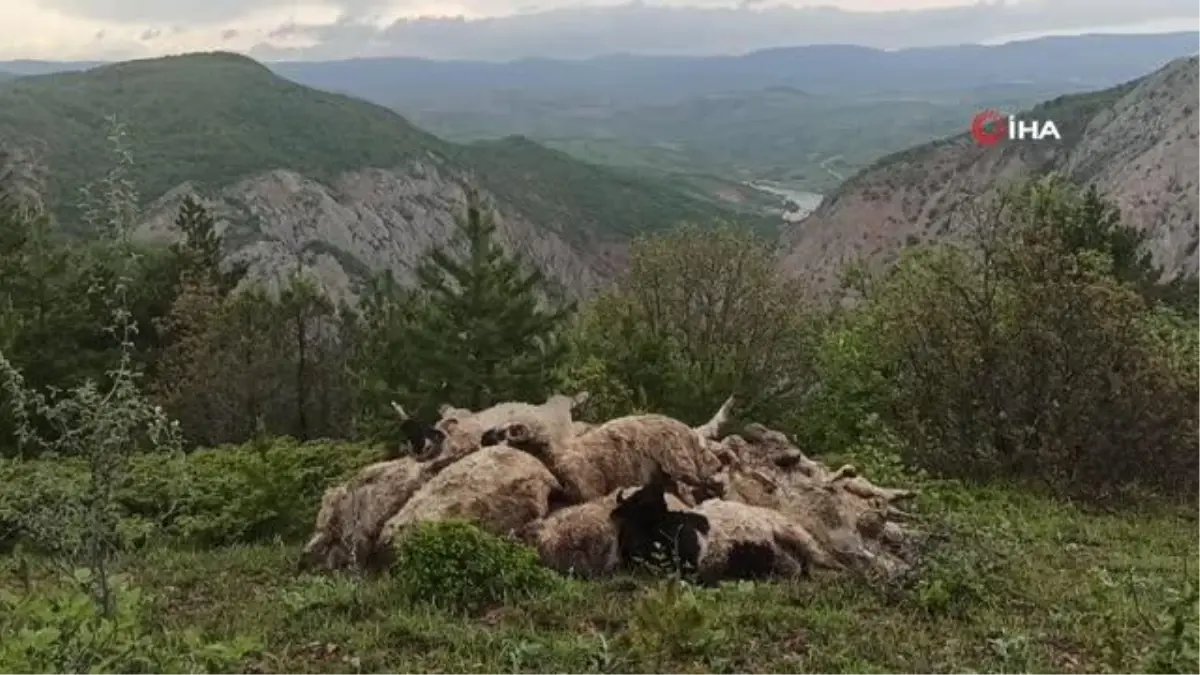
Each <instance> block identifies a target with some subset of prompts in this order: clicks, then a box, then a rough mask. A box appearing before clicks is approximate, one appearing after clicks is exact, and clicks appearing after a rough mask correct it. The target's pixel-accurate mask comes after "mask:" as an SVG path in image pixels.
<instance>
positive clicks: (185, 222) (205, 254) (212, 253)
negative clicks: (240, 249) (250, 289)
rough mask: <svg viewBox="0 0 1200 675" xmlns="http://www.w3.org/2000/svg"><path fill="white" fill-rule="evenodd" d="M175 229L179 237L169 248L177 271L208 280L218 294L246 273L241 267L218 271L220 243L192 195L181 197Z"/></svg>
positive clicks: (209, 218)
mask: <svg viewBox="0 0 1200 675" xmlns="http://www.w3.org/2000/svg"><path fill="white" fill-rule="evenodd" d="M175 226H176V227H177V228H179V232H180V233H181V234H182V235H183V236H182V239H180V241H179V242H178V243H176V244H174V245H173V246H172V247H171V251H172V252H173V253H174V254H175V256H176V260H177V263H178V265H179V267H180V272H188V273H193V274H199V275H202V276H205V277H207V278H208V280H211V281H212V282H213V283H215V284H216V285H217V287H218V288H220V289H221V291H222V294H228V292H229V291H231V290H232V289H233V287H234V286H237V284H238V282H239V281H241V279H242V277H243V276H245V274H246V267H245V266H244V265H237V266H234V267H233V269H230V270H229V271H227V272H222V271H221V249H222V248H223V244H224V242H223V241H222V238H221V235H220V234H218V233H217V225H216V221H215V220H213V217H212V215H211V214H210V213H209V212H208V210H207V209H205V208H204V206H203V205H201V204H200V202H199V201H198V200H197V199H196V198H195V197H194V196H192V195H188V196H187V197H184V199H183V202H182V203H181V204H180V205H179V213H178V215H176V216H175Z"/></svg>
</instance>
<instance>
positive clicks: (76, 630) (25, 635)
mask: <svg viewBox="0 0 1200 675" xmlns="http://www.w3.org/2000/svg"><path fill="white" fill-rule="evenodd" d="M110 584H111V587H112V589H113V591H114V593H113V595H114V600H115V602H114V607H115V612H114V613H113V614H112V616H110V617H106V616H104V615H103V614H102V613H101V611H100V608H99V607H98V606H97V605H96V604H95V603H94V602H93V599H92V597H91V595H90V594H89V592H88V587H89V586H90V585H91V579H90V572H88V571H87V570H84V569H81V570H78V571H77V572H76V573H75V574H74V575H73V576H71V577H68V578H66V579H64V580H62V583H60V584H57V585H55V586H52V587H49V588H43V587H38V588H37V589H36V590H37V592H36V593H34V592H32V591H33V589H29V592H28V593H26V594H25V595H21V596H18V595H16V594H13V593H10V592H8V591H5V590H3V589H0V634H3V635H4V636H5V639H4V640H3V641H0V671H3V672H7V673H48V672H57V673H78V672H109V673H153V672H159V673H162V672H189V673H196V672H228V671H231V670H238V666H237V664H238V663H239V662H240V661H241V660H242V659H244V658H245V657H247V656H248V655H250V654H252V653H254V652H255V651H257V650H258V649H259V648H260V645H259V644H258V643H257V642H256V641H254V640H251V639H248V638H245V637H240V638H238V639H237V640H236V641H234V642H232V643H210V642H207V641H205V640H204V639H203V638H202V636H201V635H200V634H199V633H198V632H196V631H186V632H182V633H178V632H175V633H164V632H159V631H155V630H153V629H152V626H151V624H150V618H151V617H152V616H153V614H152V613H151V611H150V603H149V602H148V598H147V597H146V596H145V595H144V594H143V593H142V592H141V591H140V590H139V589H137V588H135V587H133V586H130V585H129V584H127V583H124V582H123V581H122V580H120V579H117V578H114V579H113V580H112V581H111V582H110Z"/></svg>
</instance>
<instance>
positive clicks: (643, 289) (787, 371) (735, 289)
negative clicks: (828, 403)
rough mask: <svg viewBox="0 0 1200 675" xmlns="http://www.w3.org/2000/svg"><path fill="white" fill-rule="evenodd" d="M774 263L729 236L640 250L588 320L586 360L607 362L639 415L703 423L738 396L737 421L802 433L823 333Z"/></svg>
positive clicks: (758, 244)
mask: <svg viewBox="0 0 1200 675" xmlns="http://www.w3.org/2000/svg"><path fill="white" fill-rule="evenodd" d="M774 253H775V252H774V250H773V249H772V248H771V246H770V245H768V244H767V243H766V242H765V241H763V240H761V239H759V238H758V237H757V236H756V235H755V234H754V233H753V232H751V231H750V230H747V229H737V228H734V227H730V226H720V227H716V228H699V227H695V226H684V227H680V228H677V229H676V230H674V231H672V232H669V233H667V234H664V235H660V236H657V237H653V238H647V239H642V240H639V241H637V242H636V243H635V244H634V245H633V247H632V249H631V251H630V263H629V270H628V272H627V273H626V275H625V276H624V277H623V278H622V279H621V280H620V282H619V284H618V286H617V288H616V289H615V290H614V291H612V292H611V293H609V294H607V295H605V296H602V297H601V298H599V299H598V300H597V301H596V302H595V303H594V304H593V305H592V306H591V307H590V308H589V311H588V312H586V313H585V315H584V317H583V321H582V322H581V324H580V326H579V328H580V331H579V339H578V344H577V347H578V350H577V351H578V352H580V353H582V354H589V355H593V356H595V357H597V358H598V360H599V362H600V363H601V364H603V367H604V369H605V371H606V374H607V376H608V377H610V378H613V379H615V381H616V382H617V383H619V385H620V386H619V389H623V390H624V391H625V392H626V394H627V395H629V396H631V397H632V400H630V401H628V402H627V404H628V405H632V407H634V408H639V409H648V410H656V411H662V412H665V413H668V414H671V415H676V416H678V417H680V418H682V419H686V420H696V421H697V422H699V421H701V420H704V419H707V418H708V417H709V416H711V415H712V411H713V410H714V409H716V407H717V406H718V405H720V403H721V401H723V400H724V399H725V398H726V397H728V396H729V395H730V394H731V393H733V394H735V395H736V396H737V399H738V405H737V407H736V410H737V411H738V415H739V416H742V415H745V416H749V417H752V418H754V419H755V420H756V421H759V422H763V423H768V424H787V423H789V422H792V421H794V420H792V419H789V416H791V415H794V413H795V412H796V411H797V410H798V409H799V407H800V405H801V404H802V402H803V400H804V398H805V395H806V391H807V390H808V388H809V387H811V386H812V384H813V382H814V379H813V376H814V373H813V371H812V365H813V364H812V356H813V353H814V339H815V338H816V336H817V333H818V331H817V330H815V329H816V328H817V327H818V322H816V321H815V318H816V316H815V313H814V312H811V311H808V309H807V308H806V306H805V302H804V293H803V290H804V289H803V287H802V286H800V285H799V284H798V283H797V282H795V281H793V280H790V279H788V278H786V277H784V276H783V275H782V274H781V273H780V272H779V270H778V268H777V265H776V261H777V258H776V257H775V255H774ZM579 385H580V386H582V387H583V388H586V389H588V390H589V391H590V392H592V393H593V395H594V396H596V395H597V394H598V390H600V389H602V388H603V385H602V383H596V384H593V383H591V382H587V381H582V382H580V383H579ZM597 385H600V386H597ZM619 407H621V406H620V405H619V404H618V405H615V406H614V408H619ZM611 412H616V410H612V411H611Z"/></svg>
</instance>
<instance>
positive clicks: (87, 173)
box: [0, 52, 731, 296]
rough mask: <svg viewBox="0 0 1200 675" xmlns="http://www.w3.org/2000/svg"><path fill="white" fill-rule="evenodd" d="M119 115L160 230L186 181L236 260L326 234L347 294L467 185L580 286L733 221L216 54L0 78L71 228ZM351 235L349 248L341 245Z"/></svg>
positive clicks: (582, 289)
mask: <svg viewBox="0 0 1200 675" xmlns="http://www.w3.org/2000/svg"><path fill="white" fill-rule="evenodd" d="M109 112H115V113H118V114H119V115H120V116H121V117H122V119H123V120H124V121H125V122H126V124H127V125H128V126H129V127H130V129H129V131H130V134H129V137H128V140H129V144H130V146H131V150H132V152H133V155H134V157H135V160H136V161H135V165H134V168H135V175H134V178H135V180H136V183H137V184H138V186H139V188H140V189H141V190H142V191H143V193H144V195H145V202H146V205H147V213H148V215H147V218H148V223H147V226H146V228H145V229H146V232H147V233H148V234H151V235H154V236H163V235H164V234H165V231H166V230H164V227H165V226H166V224H168V223H169V222H170V217H168V215H171V216H173V213H171V210H172V208H173V206H172V202H173V201H177V198H178V197H180V195H179V194H178V193H179V188H180V186H185V185H186V186H188V187H189V188H190V189H194V190H197V191H199V192H200V193H201V195H202V196H203V197H204V198H206V199H207V200H209V202H210V206H212V208H213V209H214V210H215V211H217V212H219V213H220V214H222V217H223V218H225V219H226V220H227V221H228V222H226V223H225V224H224V225H222V227H224V228H227V229H230V231H231V232H233V233H235V234H236V235H237V236H236V237H235V239H237V238H240V240H241V249H239V250H238V251H233V252H232V253H233V255H235V257H237V256H242V257H245V256H247V255H251V257H254V259H255V265H257V267H258V268H260V269H259V270H258V276H270V275H271V273H272V271H273V270H277V269H280V268H282V267H284V266H285V264H287V261H285V260H284V259H285V258H286V257H287V256H288V255H292V254H294V253H295V251H296V250H297V249H304V248H305V247H306V246H309V244H311V243H312V242H317V241H319V242H324V244H322V245H319V246H318V247H319V248H321V247H323V248H322V253H321V254H320V255H315V256H314V260H315V261H314V262H313V264H312V267H313V268H314V269H316V270H317V271H318V272H319V273H320V274H319V276H321V277H322V281H323V282H326V283H328V284H330V285H332V286H336V288H335V289H333V293H334V294H335V295H340V296H352V295H353V291H354V286H355V281H356V279H355V277H357V276H361V275H359V274H354V273H352V272H354V271H355V270H357V271H358V272H361V271H362V270H363V269H367V268H369V269H371V270H373V271H379V270H382V269H389V270H391V271H393V272H394V273H396V274H397V276H399V277H401V278H402V279H405V278H408V277H410V276H411V274H410V272H411V270H410V269H409V268H410V267H411V265H412V264H413V262H414V261H415V259H416V256H418V255H419V253H421V252H422V251H424V250H425V249H427V248H428V246H431V245H435V244H445V243H447V242H448V241H449V240H448V237H449V235H450V233H451V231H452V230H453V223H454V221H455V218H456V217H457V216H458V215H459V214H461V213H462V209H463V206H464V204H465V193H464V190H463V186H464V185H465V184H466V183H467V182H471V183H473V184H475V185H477V186H478V187H479V188H480V189H481V191H482V192H483V194H484V196H485V198H487V199H488V200H489V201H490V202H491V203H493V204H494V205H495V207H496V211H497V220H498V221H499V223H498V224H499V225H500V229H501V231H502V241H503V243H504V244H505V245H507V246H509V247H510V248H512V249H513V250H516V251H518V252H521V253H524V254H527V255H529V256H530V257H531V258H532V261H531V262H533V263H534V264H536V265H538V266H539V267H542V268H543V269H544V270H545V271H546V272H547V274H548V276H550V277H551V278H552V279H554V280H555V281H557V282H558V283H560V284H561V285H562V286H563V288H564V290H565V291H566V292H567V293H568V295H572V296H579V295H581V294H586V293H588V292H590V291H591V290H592V289H594V288H595V287H596V286H597V285H598V284H601V283H603V282H604V280H605V279H606V278H609V277H611V275H612V274H613V273H614V271H615V269H617V268H618V267H619V265H620V260H621V255H622V251H623V246H624V244H625V243H626V242H627V240H628V238H629V237H630V236H631V235H632V234H636V233H638V232H644V231H653V230H655V229H658V228H663V227H668V226H670V225H672V224H674V223H675V222H677V221H679V220H696V221H701V222H703V221H708V220H711V219H715V218H720V217H726V216H729V215H731V212H730V211H727V210H726V209H724V208H723V207H721V206H719V205H718V204H716V203H715V202H711V201H705V200H702V199H700V198H698V197H696V196H694V195H690V194H687V193H684V192H682V191H680V190H676V189H674V188H672V187H670V186H668V185H665V184H644V183H642V182H640V181H637V180H634V179H633V178H629V177H626V176H625V175H623V174H621V173H619V172H616V171H613V170H610V169H606V168H602V167H596V166H591V165H585V164H582V163H580V162H578V161H577V160H574V159H572V158H569V157H567V156H565V155H562V154H561V153H557V152H555V151H552V150H549V149H546V148H543V147H541V146H539V145H537V144H535V143H532V142H514V141H509V142H501V143H498V144H493V145H491V146H488V147H482V148H481V147H473V146H463V145H455V144H452V143H448V142H446V141H443V140H441V139H439V138H437V137H435V136H433V135H431V134H428V133H427V132H425V131H423V130H421V129H419V128H417V127H415V126H413V125H412V124H411V123H409V122H408V121H407V120H405V119H404V118H403V117H402V116H400V115H398V114H397V113H395V112H394V111H392V110H389V109H386V108H384V107H382V106H378V105H376V104H372V103H368V102H365V101H359V100H356V99H353V98H351V97H348V96H344V95H340V94H334V93H329V92H322V91H318V90H315V89H311V88H308V87H304V86H302V85H299V84H296V83H293V82H290V81H288V80H286V79H284V78H281V77H279V76H278V75H276V74H274V73H272V72H271V71H270V70H269V69H268V68H266V67H265V66H263V65H262V64H260V63H258V62H256V61H254V60H252V59H249V58H248V57H245V56H241V55H237V54H232V53H227V52H214V53H202V54H190V55H184V56H174V57H159V58H156V59H143V60H138V61H130V62H122V63H117V64H109V65H105V66H100V67H97V68H94V69H91V70H88V71H82V72H74V73H56V74H48V75H37V76H29V77H24V78H20V79H18V80H16V81H15V82H14V83H12V84H11V85H9V86H6V87H4V88H3V89H0V137H3V138H6V139H7V140H9V141H10V142H12V141H13V140H14V139H15V140H16V141H17V142H18V143H28V144H34V145H37V146H38V147H41V148H43V149H44V151H45V152H44V156H45V157H46V159H47V160H49V164H50V168H51V177H52V181H54V183H53V185H52V189H51V190H50V196H51V201H52V202H53V203H55V204H57V205H58V207H59V208H58V211H59V214H60V216H64V218H63V220H64V222H65V223H67V224H71V223H73V222H75V220H74V218H75V216H77V213H75V211H74V210H73V209H72V208H71V206H70V205H71V202H70V201H69V199H68V196H69V195H71V194H74V193H75V192H76V190H77V189H78V187H79V186H81V185H82V184H83V183H84V182H86V180H90V179H94V178H97V177H98V174H99V173H100V172H101V171H103V167H105V166H107V165H108V163H109V162H110V161H111V160H110V158H109V155H108V148H107V146H106V145H105V141H104V137H105V129H104V115H105V114H106V113H109ZM510 169H511V170H510ZM605 196H609V197H611V199H605V198H604V197H605ZM247 228H249V229H251V230H254V229H256V232H246V230H247ZM168 229H169V228H168ZM293 230H295V232H293ZM358 230H361V231H362V232H367V233H369V235H364V236H363V237H359V236H355V232H356V231H358ZM76 231H77V232H79V230H78V228H76ZM80 233H82V232H80ZM297 238H299V239H300V240H303V241H299V240H297ZM339 244H341V245H345V246H348V247H349V248H348V249H346V248H343V249H338V251H340V253H339V252H333V251H331V250H329V246H333V247H334V248H336V247H337V245H339ZM380 247H382V248H380ZM309 248H311V246H309ZM252 254H253V255H252ZM352 260H356V261H358V262H359V263H362V264H354V263H352V262H351V261H352ZM349 268H355V269H349Z"/></svg>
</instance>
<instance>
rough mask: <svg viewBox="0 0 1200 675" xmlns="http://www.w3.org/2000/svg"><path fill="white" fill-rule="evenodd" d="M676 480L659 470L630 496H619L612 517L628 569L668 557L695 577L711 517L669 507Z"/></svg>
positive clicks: (677, 566)
mask: <svg viewBox="0 0 1200 675" xmlns="http://www.w3.org/2000/svg"><path fill="white" fill-rule="evenodd" d="M671 484H672V481H671V479H670V477H668V476H667V475H666V474H665V473H664V472H663V471H662V469H661V468H656V469H655V471H654V475H653V476H652V477H651V479H650V482H649V483H647V484H646V485H645V486H643V487H641V488H638V490H637V491H635V492H634V493H633V494H631V495H629V496H628V497H623V496H622V495H620V494H618V495H617V506H616V508H614V509H613V510H612V513H611V514H610V515H609V517H610V518H611V519H612V521H613V523H614V524H615V525H616V527H617V550H618V554H619V555H620V557H621V562H622V563H623V564H625V565H627V566H633V565H638V564H645V563H649V562H651V561H653V559H654V558H656V557H661V556H666V557H667V559H668V560H670V562H671V563H672V565H673V566H674V567H675V569H677V570H678V571H679V572H680V573H681V574H683V575H687V576H692V575H694V574H695V573H696V571H697V570H698V568H699V564H700V557H701V556H702V555H703V552H704V544H705V537H706V535H707V534H708V531H709V522H708V518H706V517H704V516H702V515H700V514H696V513H688V512H683V511H672V510H670V509H668V508H667V499H666V493H667V489H668V487H670V486H671Z"/></svg>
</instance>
